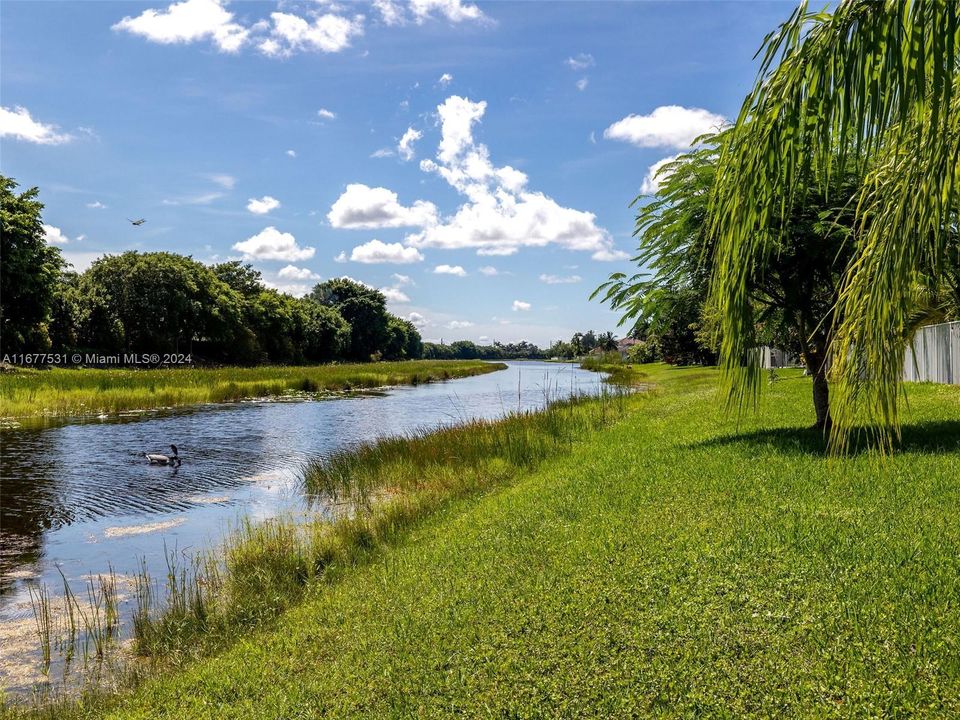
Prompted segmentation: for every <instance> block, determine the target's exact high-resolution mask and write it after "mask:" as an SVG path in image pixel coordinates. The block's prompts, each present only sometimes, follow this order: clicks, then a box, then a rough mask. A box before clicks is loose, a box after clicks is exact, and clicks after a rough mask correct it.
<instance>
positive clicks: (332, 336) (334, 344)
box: [296, 300, 350, 362]
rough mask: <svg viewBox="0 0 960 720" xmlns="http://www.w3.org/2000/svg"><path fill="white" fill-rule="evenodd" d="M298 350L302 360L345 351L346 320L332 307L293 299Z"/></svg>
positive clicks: (330, 357) (324, 358)
mask: <svg viewBox="0 0 960 720" xmlns="http://www.w3.org/2000/svg"><path fill="white" fill-rule="evenodd" d="M296 302H297V309H298V310H299V317H300V320H299V322H300V328H299V333H298V334H299V340H300V350H301V354H302V356H303V359H304V360H307V361H310V362H325V361H328V360H334V359H336V358H338V357H342V356H343V355H346V354H347V351H348V349H349V347H350V324H349V323H348V322H347V321H346V320H344V319H343V317H342V316H341V315H340V313H338V312H337V311H336V310H335V309H334V308H331V307H327V306H326V305H321V304H319V303H316V302H313V301H312V300H297V301H296Z"/></svg>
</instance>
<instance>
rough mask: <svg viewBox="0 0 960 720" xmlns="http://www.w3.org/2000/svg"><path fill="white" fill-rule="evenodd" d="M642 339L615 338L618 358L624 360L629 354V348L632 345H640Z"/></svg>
mask: <svg viewBox="0 0 960 720" xmlns="http://www.w3.org/2000/svg"><path fill="white" fill-rule="evenodd" d="M642 342H643V341H642V340H637V339H636V338H629V337H628V338H623V339H622V340H617V352H618V353H620V359H621V360H626V359H627V357H628V356H629V355H630V348H632V347H633V346H634V345H640V344H641V343H642Z"/></svg>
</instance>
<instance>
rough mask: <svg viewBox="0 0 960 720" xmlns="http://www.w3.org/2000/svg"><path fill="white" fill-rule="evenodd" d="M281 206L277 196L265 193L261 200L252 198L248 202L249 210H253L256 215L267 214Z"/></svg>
mask: <svg viewBox="0 0 960 720" xmlns="http://www.w3.org/2000/svg"><path fill="white" fill-rule="evenodd" d="M278 207H280V201H279V200H277V199H276V198H275V197H270V196H269V195H264V196H263V197H262V198H260V199H259V200H258V199H257V198H250V200H249V201H248V202H247V210H249V211H250V212H252V213H253V214H254V215H266V214H267V213H268V212H270V211H271V210H276V209H277V208H278Z"/></svg>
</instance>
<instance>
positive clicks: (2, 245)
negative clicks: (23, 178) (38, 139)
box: [0, 175, 64, 352]
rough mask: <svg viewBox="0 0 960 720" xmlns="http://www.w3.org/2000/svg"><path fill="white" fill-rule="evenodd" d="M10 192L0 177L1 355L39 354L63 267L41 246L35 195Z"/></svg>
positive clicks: (10, 183)
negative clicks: (10, 353) (20, 352)
mask: <svg viewBox="0 0 960 720" xmlns="http://www.w3.org/2000/svg"><path fill="white" fill-rule="evenodd" d="M16 188H17V183H16V182H15V181H14V180H13V179H11V178H8V177H4V176H2V175H0V259H2V262H0V345H2V350H3V351H4V352H18V351H38V350H45V349H47V348H49V346H50V336H49V331H48V327H47V323H48V321H49V319H50V313H51V311H52V309H53V303H54V296H55V292H56V286H57V282H58V280H59V278H60V272H61V269H62V268H63V266H64V262H63V258H62V256H61V254H60V251H59V250H58V249H57V248H54V247H51V246H50V245H48V244H47V241H46V238H45V234H44V231H43V222H42V220H41V212H42V211H43V203H41V202H40V201H39V200H37V196H38V195H39V191H38V190H37V188H30V189H29V190H25V191H24V192H22V193H20V194H19V195H17V194H16V193H15V192H14V190H16Z"/></svg>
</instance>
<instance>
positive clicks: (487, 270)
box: [479, 265, 500, 277]
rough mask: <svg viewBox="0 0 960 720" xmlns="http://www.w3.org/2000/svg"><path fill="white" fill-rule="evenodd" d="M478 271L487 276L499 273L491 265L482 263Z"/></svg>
mask: <svg viewBox="0 0 960 720" xmlns="http://www.w3.org/2000/svg"><path fill="white" fill-rule="evenodd" d="M479 273H480V274H481V275H486V276H487V277H493V276H494V275H499V274H500V271H499V270H497V269H496V268H495V267H494V266H493V265H484V266H483V267H482V268H480V270H479Z"/></svg>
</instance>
